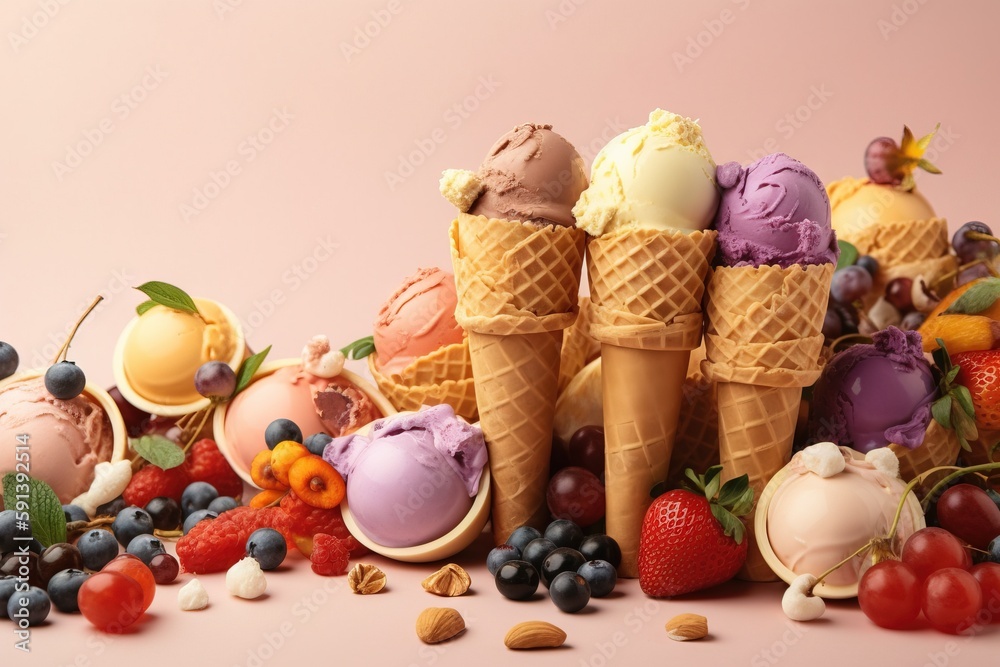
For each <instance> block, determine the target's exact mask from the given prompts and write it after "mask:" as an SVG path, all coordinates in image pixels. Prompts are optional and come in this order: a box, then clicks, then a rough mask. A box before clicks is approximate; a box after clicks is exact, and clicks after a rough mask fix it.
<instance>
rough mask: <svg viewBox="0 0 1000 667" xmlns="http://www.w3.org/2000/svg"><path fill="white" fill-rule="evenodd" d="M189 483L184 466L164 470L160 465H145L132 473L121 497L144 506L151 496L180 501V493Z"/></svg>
mask: <svg viewBox="0 0 1000 667" xmlns="http://www.w3.org/2000/svg"><path fill="white" fill-rule="evenodd" d="M190 483H191V478H190V477H189V476H188V473H187V469H186V467H185V466H177V467H176V468H170V469H169V470H164V469H163V468H161V467H160V466H154V465H147V466H145V467H143V468H141V469H140V470H138V471H137V472H136V473H135V474H134V475H132V480H131V481H130V482H129V483H128V486H127V487H125V491H124V492H123V493H122V497H123V498H124V499H125V502H126V503H127V504H128V505H135V506H136V507H145V506H146V503H148V502H149V501H150V500H152V499H153V498H156V497H158V496H165V497H167V498H173V499H174V500H176V501H177V502H180V501H181V494H182V493H184V489H185V488H187V485H188V484H190Z"/></svg>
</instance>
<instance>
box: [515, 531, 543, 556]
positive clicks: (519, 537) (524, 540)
mask: <svg viewBox="0 0 1000 667" xmlns="http://www.w3.org/2000/svg"><path fill="white" fill-rule="evenodd" d="M541 536H542V534H541V533H540V532H539V531H538V530H536V529H534V528H532V527H531V526H521V527H520V528H518V529H517V530H515V531H514V532H513V533H511V534H510V537H508V538H507V544H509V545H510V546H512V547H517V550H518V551H520V552H521V553H524V547H526V546H528V542H530V541H531V540H537V539H538V538H539V537H541Z"/></svg>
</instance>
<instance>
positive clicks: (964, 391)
mask: <svg viewBox="0 0 1000 667" xmlns="http://www.w3.org/2000/svg"><path fill="white" fill-rule="evenodd" d="M951 395H952V397H953V398H954V399H955V401H956V402H957V403H958V405H959V406H960V407H961V408H962V409H963V410H965V414H967V415H968V416H969V417H971V418H972V419H975V418H976V406H975V405H974V404H973V403H972V394H971V393H969V389H968V387H965V386H963V385H960V384H957V385H955V386H954V387H952V390H951Z"/></svg>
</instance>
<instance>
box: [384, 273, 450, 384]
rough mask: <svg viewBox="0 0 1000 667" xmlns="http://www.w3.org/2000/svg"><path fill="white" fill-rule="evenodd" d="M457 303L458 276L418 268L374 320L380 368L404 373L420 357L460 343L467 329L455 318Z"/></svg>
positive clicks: (388, 372)
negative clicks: (456, 285) (456, 283)
mask: <svg viewBox="0 0 1000 667" xmlns="http://www.w3.org/2000/svg"><path fill="white" fill-rule="evenodd" d="M457 302H458V297H457V295H456V292H455V276H453V275H452V274H450V273H448V272H447V271H443V270H441V269H437V268H431V269H419V270H418V271H417V272H416V273H414V274H413V275H412V276H409V277H408V278H407V279H406V280H404V281H403V284H402V285H401V286H400V288H399V289H398V290H396V292H395V293H394V294H393V295H392V296H391V297H389V299H388V300H387V301H386V302H385V303H384V304H383V305H382V308H381V309H379V312H378V317H377V318H376V320H375V327H374V338H375V351H376V352H377V356H376V366H377V367H378V369H379V371H381V372H382V373H384V374H386V375H393V374H395V373H401V372H402V371H403V369H405V368H406V367H407V366H409V365H410V364H411V363H413V361H414V360H415V359H416V358H417V357H422V356H424V355H426V354H430V353H431V352H435V351H436V350H438V349H440V348H442V347H444V346H446V345H452V344H455V343H461V342H462V338H463V336H464V335H465V332H464V331H463V330H462V327H460V326H459V325H458V322H456V321H455V305H456V304H457Z"/></svg>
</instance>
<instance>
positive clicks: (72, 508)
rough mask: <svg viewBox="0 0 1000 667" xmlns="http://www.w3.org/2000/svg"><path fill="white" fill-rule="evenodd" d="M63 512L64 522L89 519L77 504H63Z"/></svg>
mask: <svg viewBox="0 0 1000 667" xmlns="http://www.w3.org/2000/svg"><path fill="white" fill-rule="evenodd" d="M62 509H63V514H65V515H66V523H70V522H71V521H90V517H89V516H87V513H86V512H85V511H84V509H83V508H82V507H80V506H79V505H63V506H62Z"/></svg>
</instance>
